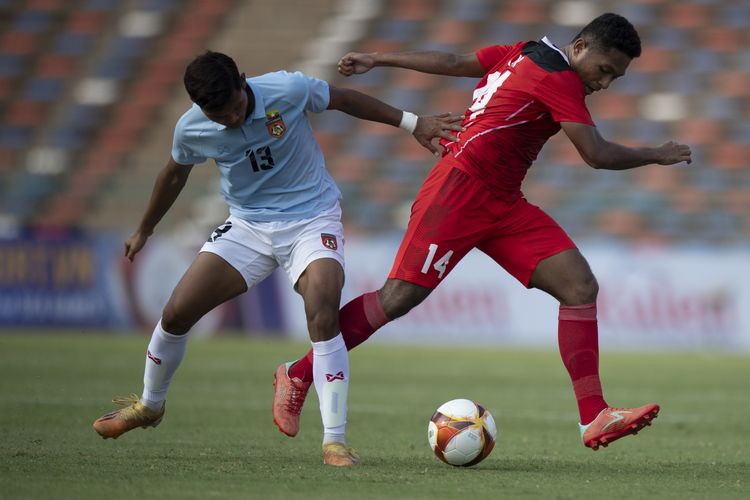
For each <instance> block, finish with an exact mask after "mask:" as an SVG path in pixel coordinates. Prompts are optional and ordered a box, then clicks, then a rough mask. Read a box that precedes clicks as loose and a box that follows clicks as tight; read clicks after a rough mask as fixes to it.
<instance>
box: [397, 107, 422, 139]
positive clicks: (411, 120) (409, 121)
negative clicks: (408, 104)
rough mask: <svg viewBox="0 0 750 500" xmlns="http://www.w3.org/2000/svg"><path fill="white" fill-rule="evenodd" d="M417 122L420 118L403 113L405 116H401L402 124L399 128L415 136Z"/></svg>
mask: <svg viewBox="0 0 750 500" xmlns="http://www.w3.org/2000/svg"><path fill="white" fill-rule="evenodd" d="M417 120H419V117H418V116H417V115H415V114H414V113H409V112H408V111H403V115H401V123H399V124H398V126H399V128H402V129H404V130H408V131H409V133H410V134H413V133H414V129H416V128H417Z"/></svg>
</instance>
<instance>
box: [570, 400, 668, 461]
mask: <svg viewBox="0 0 750 500" xmlns="http://www.w3.org/2000/svg"><path fill="white" fill-rule="evenodd" d="M658 414H659V405H656V404H653V403H652V404H647V405H644V406H641V407H639V408H605V409H603V410H602V411H601V412H599V415H597V416H596V418H595V419H594V420H592V421H591V423H590V424H588V425H581V424H578V426H579V428H580V431H581V439H582V440H583V445H584V446H587V447H589V448H591V449H592V450H594V451H596V450H598V449H599V447H600V446H603V447H605V448H606V447H607V445H609V443H611V442H612V441H617V440H618V439H620V438H621V437H625V436H629V435H630V434H638V431H639V430H641V429H643V428H644V427H646V426H647V425H651V421H652V420H653V419H655V418H656V416H657V415H658Z"/></svg>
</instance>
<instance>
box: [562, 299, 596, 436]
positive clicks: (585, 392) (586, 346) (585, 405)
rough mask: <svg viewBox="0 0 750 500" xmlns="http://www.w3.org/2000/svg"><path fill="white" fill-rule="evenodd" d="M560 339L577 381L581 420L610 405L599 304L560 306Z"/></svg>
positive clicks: (565, 358)
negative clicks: (602, 375)
mask: <svg viewBox="0 0 750 500" xmlns="http://www.w3.org/2000/svg"><path fill="white" fill-rule="evenodd" d="M557 340H558V343H559V345H560V356H561V357H562V360H563V364H564V365H565V368H567V369H568V374H569V375H570V379H571V380H572V381H573V391H574V392H575V395H576V401H577V402H578V412H579V413H580V415H581V424H584V425H586V424H588V423H590V422H591V421H592V420H594V418H596V416H597V415H598V414H599V412H600V411H602V410H603V409H604V408H606V407H607V403H606V402H605V401H604V397H603V396H602V385H601V383H600V382H599V331H598V327H597V322H596V304H586V305H582V306H560V316H559V317H558V330H557Z"/></svg>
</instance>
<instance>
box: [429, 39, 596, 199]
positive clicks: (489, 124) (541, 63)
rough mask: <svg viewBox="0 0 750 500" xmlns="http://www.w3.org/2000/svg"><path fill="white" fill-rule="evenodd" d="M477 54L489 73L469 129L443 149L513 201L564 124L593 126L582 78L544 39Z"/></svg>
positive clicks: (478, 92) (473, 108) (479, 88)
mask: <svg viewBox="0 0 750 500" xmlns="http://www.w3.org/2000/svg"><path fill="white" fill-rule="evenodd" d="M476 54H477V58H478V59H479V62H480V64H481V65H482V67H483V68H484V69H485V71H486V72H487V73H486V74H485V75H484V78H482V80H481V81H480V82H479V84H478V85H477V87H476V89H475V90H474V96H473V102H472V104H471V106H470V107H469V108H468V109H467V110H466V115H465V117H464V120H463V122H462V125H463V126H464V127H466V131H464V132H461V133H459V134H458V139H459V140H458V142H451V143H447V144H446V143H443V146H444V147H445V148H446V152H445V154H446V155H450V156H452V157H453V158H455V160H457V161H456V162H455V163H456V166H457V168H460V169H461V170H464V171H465V172H467V173H468V174H470V175H472V176H474V177H476V178H477V179H479V180H480V181H482V182H483V183H484V184H485V185H486V186H487V187H488V189H490V191H492V192H493V193H494V194H496V195H497V196H500V197H501V198H502V199H505V200H508V201H512V200H515V199H518V198H520V197H521V196H522V194H521V182H523V179H524V177H525V176H526V171H527V170H528V169H529V167H530V166H531V163H532V162H533V161H534V160H535V159H536V157H537V155H538V154H539V151H540V150H541V149H542V146H543V145H544V143H545V142H547V140H548V139H549V138H550V137H552V136H553V135H555V134H556V133H557V132H558V131H559V130H560V122H579V123H585V124H588V125H594V122H593V121H592V120H591V115H590V114H589V111H588V109H587V108H586V103H585V100H584V99H585V97H586V94H585V90H584V86H583V82H582V81H581V79H580V77H579V76H578V74H577V73H576V72H575V71H573V70H572V69H571V67H570V65H569V64H568V63H567V61H566V60H565V58H564V57H563V55H562V54H561V53H560V52H559V51H558V50H557V49H555V48H554V47H552V46H550V45H548V44H547V43H545V41H540V42H520V43H517V44H516V45H504V46H501V45H495V46H491V47H485V48H483V49H480V50H478V51H477V53H476Z"/></svg>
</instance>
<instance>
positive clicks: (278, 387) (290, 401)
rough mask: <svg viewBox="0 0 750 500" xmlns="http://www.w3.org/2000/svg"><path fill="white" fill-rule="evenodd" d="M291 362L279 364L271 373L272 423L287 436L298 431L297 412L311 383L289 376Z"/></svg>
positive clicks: (300, 409) (294, 434) (298, 412)
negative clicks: (274, 371) (272, 373)
mask: <svg viewBox="0 0 750 500" xmlns="http://www.w3.org/2000/svg"><path fill="white" fill-rule="evenodd" d="M292 363H293V362H289V363H282V364H280V365H279V367H278V368H276V373H274V375H273V408H272V409H273V423H275V424H276V426H277V427H278V428H279V430H280V431H281V432H283V433H284V434H286V435H287V436H289V437H294V436H296V435H297V433H298V432H299V414H300V412H301V411H302V405H303V404H305V397H307V391H308V390H309V389H310V385H311V384H310V382H305V381H303V380H300V379H298V378H296V377H295V378H289V374H288V371H289V367H290V366H291V365H292Z"/></svg>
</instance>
